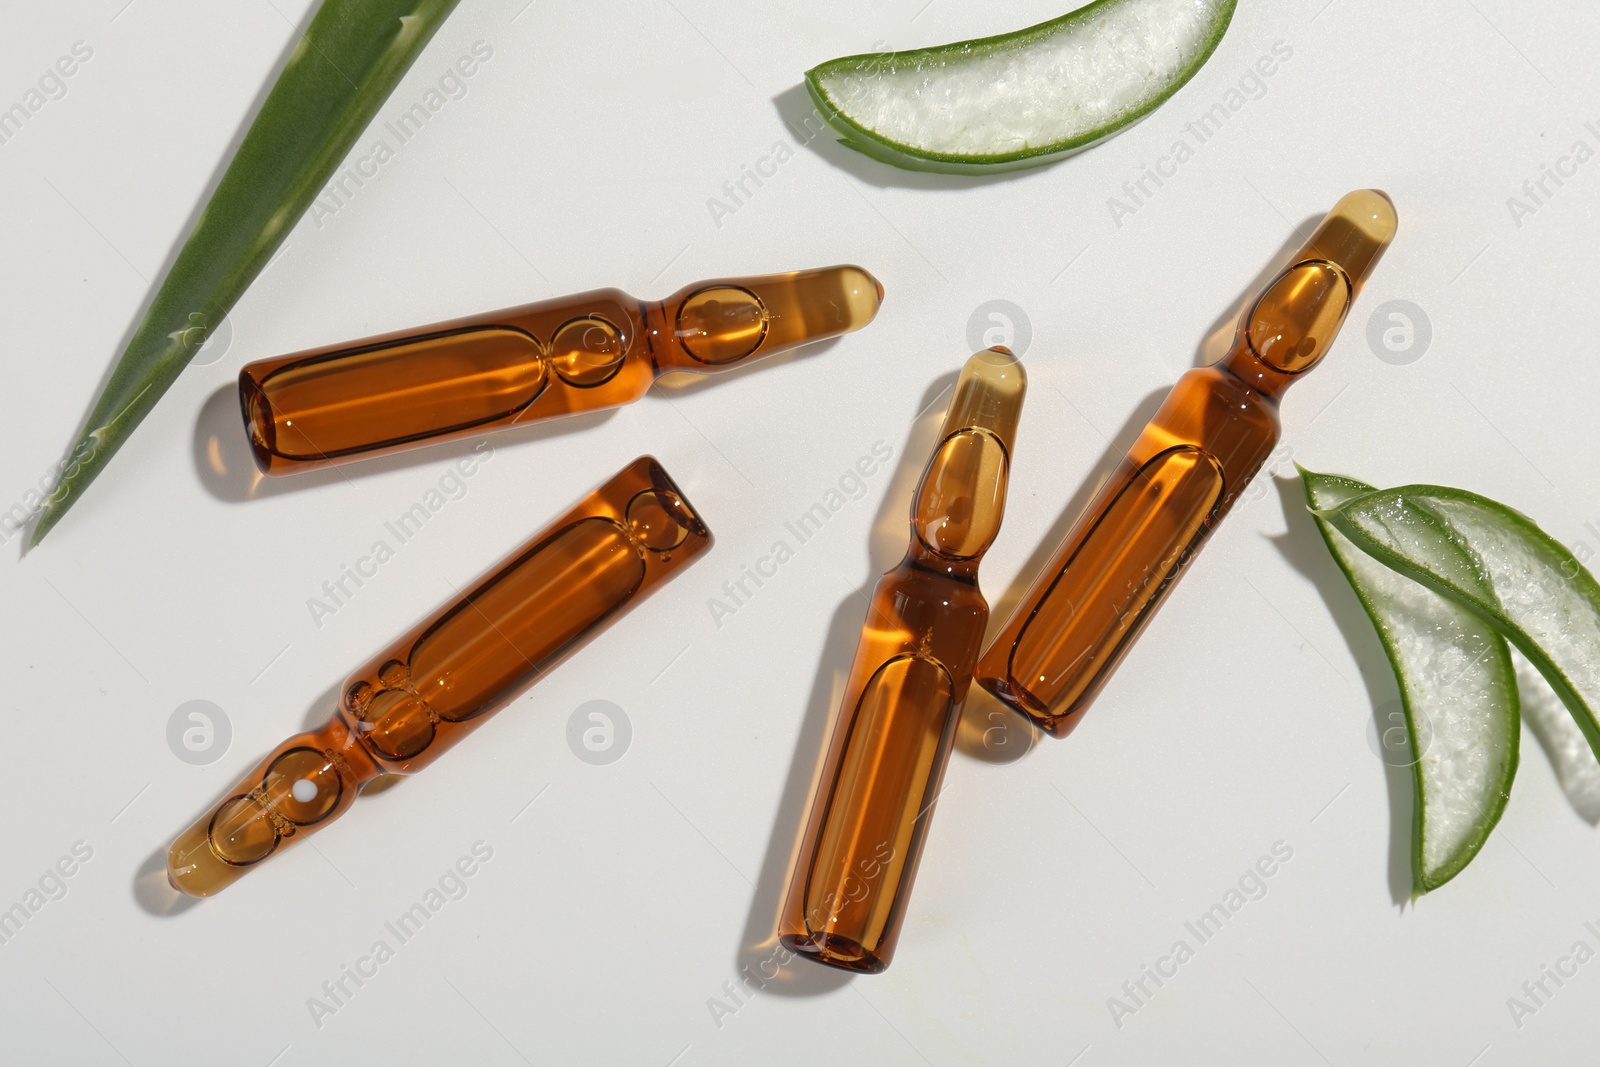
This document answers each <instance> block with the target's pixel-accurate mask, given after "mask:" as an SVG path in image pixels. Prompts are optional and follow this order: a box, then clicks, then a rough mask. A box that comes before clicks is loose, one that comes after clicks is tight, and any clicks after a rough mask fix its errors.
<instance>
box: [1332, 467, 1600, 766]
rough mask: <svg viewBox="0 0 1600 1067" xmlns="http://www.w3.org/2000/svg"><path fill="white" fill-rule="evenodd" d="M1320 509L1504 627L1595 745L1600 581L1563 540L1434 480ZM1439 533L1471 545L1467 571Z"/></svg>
mask: <svg viewBox="0 0 1600 1067" xmlns="http://www.w3.org/2000/svg"><path fill="white" fill-rule="evenodd" d="M1326 518H1327V520H1328V521H1329V522H1331V523H1332V524H1333V525H1334V526H1335V527H1337V528H1338V530H1339V532H1340V533H1342V534H1344V535H1345V536H1346V537H1348V538H1349V539H1350V540H1351V541H1352V542H1354V543H1355V544H1356V545H1357V546H1358V547H1359V548H1361V549H1362V550H1363V551H1364V552H1366V553H1368V554H1369V555H1371V556H1373V557H1374V558H1376V559H1378V560H1381V561H1382V562H1384V563H1387V564H1388V565H1389V566H1390V567H1393V568H1394V569H1395V570H1397V571H1399V572H1400V573H1401V574H1404V575H1407V576H1408V577H1411V578H1414V579H1416V580H1417V581H1419V582H1421V583H1422V584H1423V585H1426V586H1427V587H1428V588H1430V589H1432V590H1434V591H1435V592H1437V593H1439V594H1440V595H1441V596H1444V597H1447V598H1449V599H1450V600H1453V601H1455V602H1456V603H1457V604H1460V605H1462V606H1463V607H1466V608H1468V609H1470V610H1471V611H1474V612H1476V613H1478V614H1479V615H1480V616H1482V617H1483V619H1484V620H1485V621H1487V622H1489V623H1490V624H1491V625H1493V626H1494V628H1495V629H1497V630H1499V631H1500V632H1501V633H1502V634H1504V635H1505V636H1506V638H1507V639H1508V640H1509V641H1510V642H1511V643H1512V644H1514V645H1516V646H1517V650H1518V651H1519V652H1521V653H1522V654H1523V655H1524V656H1526V657H1528V662H1530V663H1532V664H1533V665H1534V666H1535V667H1536V668H1538V670H1539V673H1540V674H1542V675H1544V677H1545V681H1547V682H1549V683H1550V688H1552V689H1554V690H1555V692H1556V695H1557V696H1558V697H1560V698H1561V702H1562V703H1563V704H1565V705H1566V706H1567V710H1568V711H1569V712H1571V713H1572V717H1573V719H1574V720H1575V721H1576V722H1577V724H1578V727H1579V728H1580V729H1581V730H1582V731H1583V734H1584V737H1585V738H1587V739H1588V742H1589V748H1590V749H1591V750H1592V751H1593V752H1595V753H1596V754H1597V755H1600V722H1597V721H1596V717H1595V716H1596V709H1597V708H1600V585H1596V583H1595V580H1594V576H1593V575H1591V574H1590V573H1589V572H1588V571H1587V570H1585V569H1584V567H1583V564H1581V563H1579V562H1578V560H1577V559H1576V558H1575V557H1574V556H1573V555H1572V553H1571V552H1568V551H1567V550H1566V548H1565V547H1563V546H1562V545H1561V543H1560V542H1559V541H1557V540H1556V539H1555V538H1553V537H1551V536H1550V535H1549V534H1547V533H1545V532H1544V531H1543V530H1541V529H1539V527H1538V526H1536V525H1535V524H1534V523H1533V521H1532V520H1531V519H1529V518H1527V517H1526V516H1525V515H1522V514H1520V513H1519V512H1516V511H1513V510H1512V509H1510V508H1508V507H1506V506H1505V505H1504V504H1497V503H1495V502H1494V501H1493V500H1489V499H1487V498H1485V497H1481V496H1478V495H1477V494H1476V493H1468V492H1466V491H1464V490H1461V489H1447V488H1444V487H1441V486H1437V485H1407V486H1402V487H1401V488H1399V489H1386V490H1384V491H1382V492H1377V493H1371V494H1368V495H1366V496H1362V497H1357V498H1356V499H1354V500H1351V501H1349V502H1348V503H1346V504H1344V505H1343V506H1342V507H1340V508H1338V509H1337V510H1335V511H1331V512H1328V513H1327V515H1326ZM1440 537H1444V538H1447V539H1449V540H1451V541H1453V542H1455V543H1456V544H1458V545H1460V546H1461V547H1462V548H1464V549H1466V550H1467V551H1468V552H1469V553H1471V556H1472V558H1473V560H1474V564H1475V565H1474V567H1472V568H1471V569H1470V573H1468V574H1466V575H1463V574H1461V573H1460V571H1459V569H1458V568H1457V567H1456V566H1455V565H1454V563H1453V561H1452V560H1444V559H1442V558H1441V557H1440V556H1439V555H1438V554H1436V553H1435V552H1433V551H1432V547H1431V546H1432V545H1433V544H1434V543H1435V541H1436V540H1437V539H1438V538H1440Z"/></svg>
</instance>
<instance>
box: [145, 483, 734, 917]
mask: <svg viewBox="0 0 1600 1067" xmlns="http://www.w3.org/2000/svg"><path fill="white" fill-rule="evenodd" d="M710 547H711V533H710V531H709V530H707V529H706V527H705V524H704V523H703V522H701V520H700V517H699V516H698V515H697V514H696V513H695V512H694V510H693V509H692V508H691V507H690V505H689V503H688V501H686V500H685V499H684V497H683V494H682V493H681V492H680V491H679V490H678V487H677V486H676V485H674V484H673V482H672V479H671V478H669V477H668V476H667V472H666V471H664V470H662V469H661V465H660V464H659V463H657V462H656V461H655V460H654V459H652V458H651V457H649V456H643V457H641V458H639V459H637V460H634V461H633V463H631V464H629V465H628V466H627V467H625V468H624V469H623V470H622V471H621V472H620V473H618V474H617V475H616V476H615V477H614V478H612V479H611V480H610V481H609V482H607V483H606V484H605V485H603V486H601V487H600V488H599V489H596V490H595V491H594V492H592V493H590V494H589V495H588V496H587V497H585V498H584V499H583V500H581V501H580V502H579V503H578V504H577V505H576V506H574V507H573V508H572V509H571V510H570V511H568V512H567V513H566V514H565V515H563V516H561V517H560V518H559V519H557V520H555V522H553V523H551V524H550V525H549V526H548V527H546V528H545V529H544V530H542V531H540V532H539V533H538V534H536V535H534V537H533V538H532V539H530V540H529V541H527V542H526V543H525V544H523V545H522V546H521V547H520V548H518V549H517V550H516V551H514V552H513V553H512V554H511V555H509V556H507V557H506V558H505V559H503V560H502V561H501V562H500V563H498V564H497V565H496V566H494V567H493V568H491V569H490V570H489V572H488V573H486V574H485V575H484V576H483V577H481V578H480V579H478V580H477V581H476V582H474V583H473V584H472V586H471V587H470V588H468V589H466V590H464V591H463V592H462V593H461V594H460V595H459V596H457V597H456V598H455V599H453V600H452V601H451V602H450V603H448V604H446V605H445V606H444V607H443V608H441V609H440V610H438V611H437V612H435V613H434V614H433V615H431V616H430V617H429V618H427V619H426V620H424V621H423V622H422V623H420V624H419V625H418V626H416V627H415V628H414V629H412V630H411V632H409V633H407V634H406V635H405V636H404V637H401V638H400V639H399V640H397V641H395V642H394V643H393V644H392V645H391V646H390V647H389V648H388V649H386V650H385V651H383V652H382V653H380V654H379V655H377V656H375V657H374V658H373V659H372V661H371V662H370V663H368V664H367V665H366V666H365V667H363V668H361V669H360V670H359V671H357V672H356V673H355V674H353V675H351V676H350V678H349V679H348V680H347V681H346V682H345V684H344V687H343V689H342V690H341V696H340V699H339V707H338V710H337V712H335V714H334V716H333V717H332V719H330V720H329V722H328V724H327V725H326V726H324V727H322V729H320V730H315V731H311V732H309V733H303V734H298V735H296V736H295V737H291V738H289V740H287V741H285V742H283V743H282V744H281V745H279V746H278V747H277V748H276V749H274V750H273V752H272V754H271V755H270V756H268V757H267V758H266V759H265V760H263V761H262V762H261V763H260V764H259V765H258V766H256V768H255V769H254V770H252V771H251V772H250V773H249V774H247V775H245V777H244V780H243V781H241V782H240V783H239V784H238V785H237V786H235V787H234V788H233V789H232V790H230V792H229V794H228V796H227V798H226V799H225V800H223V801H222V803H221V804H219V805H217V807H216V808H215V809H214V810H212V811H209V812H207V813H206V814H205V815H204V816H203V817H202V818H201V819H200V820H199V821H198V822H196V823H195V824H194V825H193V826H191V827H189V829H187V830H185V831H184V832H183V833H182V834H181V835H180V836H179V837H178V839H177V840H176V841H175V842H173V844H172V847H171V849H170V850H168V853H167V877H168V879H169V880H170V881H171V882H172V885H173V887H174V888H176V889H178V890H179V891H181V892H184V893H187V894H189V895H190V896H196V897H205V896H210V895H211V894H213V893H216V892H219V891H221V890H222V889H225V888H227V887H228V886H229V885H231V884H232V883H233V882H235V881H236V880H238V879H239V878H240V877H242V876H243V875H244V873H245V872H246V871H249V870H250V869H251V868H252V867H254V866H256V865H257V864H259V863H260V862H261V861H262V860H264V859H266V858H267V857H268V856H271V855H273V854H274V853H275V852H278V851H281V850H282V849H284V848H285V847H287V846H289V845H292V844H294V843H295V842H296V841H298V840H300V839H302V838H304V837H305V836H306V835H308V834H311V833H314V832H316V831H317V830H319V829H321V828H322V827H323V826H326V825H327V824H328V823H330V822H332V821H333V820H334V819H335V818H337V817H338V816H340V815H342V814H344V813H345V811H347V810H348V809H349V807H350V805H351V804H353V803H355V799H356V791H357V790H358V789H359V788H360V787H361V786H362V785H363V784H364V783H366V782H368V781H370V780H372V779H373V778H376V777H377V776H378V775H380V774H414V773H416V772H417V771H419V770H421V769H422V768H424V767H426V766H427V765H428V764H430V763H432V762H433V761H434V760H436V759H438V758H439V757H440V756H441V755H442V754H443V753H444V752H445V750H447V749H449V748H450V747H451V746H453V745H455V744H456V743H457V742H459V741H460V740H461V739H462V738H463V737H465V736H466V735H467V734H469V733H471V732H472V731H473V730H475V729H477V727H478V726H479V725H480V724H481V723H483V722H484V720H486V719H487V718H488V717H489V716H490V715H492V714H494V713H495V712H496V711H498V710H499V709H500V708H502V707H504V706H505V705H506V704H507V703H509V702H510V701H511V700H512V699H513V698H514V697H516V696H517V695H518V694H519V693H521V692H522V691H523V690H524V689H526V688H527V687H528V686H530V685H532V684H533V683H534V682H535V681H537V680H538V678H539V677H540V676H542V675H543V674H544V673H545V672H546V671H549V670H550V669H551V668H553V667H554V666H556V664H558V663H560V662H561V661H562V660H563V659H565V658H566V657H567V656H568V655H570V654H571V653H572V652H574V651H576V650H577V649H578V648H580V647H581V646H582V645H583V644H584V643H585V642H587V641H588V640H589V639H590V638H592V637H593V636H594V635H596V634H598V633H599V632H600V631H601V630H603V629H605V628H606V627H607V626H608V625H610V624H611V623H612V622H614V621H615V620H616V619H617V618H618V617H620V616H621V614H622V613H623V612H625V611H627V610H628V609H629V608H631V607H632V606H633V605H634V604H637V603H638V602H639V601H640V600H642V599H643V598H644V597H646V596H648V595H649V594H650V593H651V592H653V591H654V590H655V588H656V587H657V586H658V585H660V584H661V583H662V582H664V581H666V580H667V579H669V578H671V577H672V576H673V575H675V574H676V573H677V572H678V571H680V570H682V569H683V568H684V567H685V566H687V565H688V564H689V563H691V562H692V561H693V560H694V559H695V558H696V557H698V556H699V555H700V554H702V553H703V552H705V551H706V550H707V549H708V548H710Z"/></svg>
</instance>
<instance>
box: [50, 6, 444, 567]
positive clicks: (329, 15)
mask: <svg viewBox="0 0 1600 1067" xmlns="http://www.w3.org/2000/svg"><path fill="white" fill-rule="evenodd" d="M457 2H458V0H323V3H322V6H321V7H320V8H318V10H317V13H316V15H315V16H314V17H313V18H312V20H311V25H310V26H309V27H308V28H307V30H306V32H305V36H304V37H302V38H301V39H300V42H299V44H298V45H297V46H296V47H295V50H294V52H293V54H292V55H291V56H290V57H289V62H288V65H287V66H285V67H284V68H283V72H282V73H281V74H280V75H279V76H278V80H277V83H276V84H274V85H273V87H272V92H271V93H270V94H268V96H267V99H266V102H265V103H264V104H262V106H261V111H260V113H259V114H257V115H256V118H255V121H254V122H253V123H252V124H251V126H250V129H249V131H248V132H247V133H246V134H245V137H244V140H243V141H242V142H241V143H240V145H239V150H238V152H236V153H235V154H234V157H233V160H232V162H230V163H229V164H228V169H227V171H226V172H225V173H224V174H223V176H222V181H221V182H219V183H218V185H217V190H216V192H215V193H214V194H213V195H212V197H211V200H210V202H209V203H208V204H207V205H206V207H205V210H204V211H203V212H201V215H200V219H199V221H198V222H196V223H195V227H194V230H193V231H192V232H191V233H190V234H189V238H188V240H187V241H186V242H185V243H184V246H183V248H182V250H181V251H179V253H178V258H177V260H176V261H175V262H174V263H173V265H172V269H171V271H169V272H168V274H167V276H166V278H165V279H164V280H163V281H162V283H161V288H160V289H159V290H157V292H156V295H155V299H154V300H153V301H152V302H151V304H150V308H149V310H148V311H147V312H146V313H145V316H144V318H143V320H141V321H140V323H139V326H138V328H137V329H136V330H135V331H134V334H133V339H132V340H131V341H129V343H128V347H127V350H126V351H124V352H123V353H122V358H121V359H120V360H119V361H118V362H117V365H116V368H115V369H114V370H113V371H112V373H111V378H110V380H109V381H108V382H107V383H106V387H105V389H104V390H103V391H102V392H101V394H100V397H99V399H98V400H97V401H96V402H95V405H94V409H93V410H92V411H91V412H90V414H89V419H88V422H87V425H86V428H85V430H84V432H83V434H82V436H81V437H80V438H79V440H78V442H77V444H76V445H75V446H74V447H73V448H72V450H71V452H70V453H69V459H68V463H67V464H66V466H65V469H64V470H63V472H62V477H61V481H60V483H59V484H58V485H57V486H56V488H55V491H54V492H52V493H51V494H50V496H49V497H48V498H47V499H46V500H45V501H44V504H43V505H42V508H41V512H40V515H39V519H38V522H37V523H36V524H35V525H34V528H33V537H32V541H31V543H32V544H38V543H39V541H40V540H41V539H43V537H44V535H45V534H46V533H48V532H49V531H50V529H51V528H52V527H53V526H55V524H56V523H57V522H59V521H61V516H62V515H64V514H66V512H67V509H68V508H70V507H71V506H72V505H73V503H75V502H76V501H77V499H78V497H79V496H80V495H81V494H82V492H83V490H84V489H85V488H86V487H87V486H88V485H89V483H90V482H92V481H93V480H94V479H95V477H96V476H97V475H99V473H100V471H101V470H103V469H104V468H105V465H106V463H107V462H108V461H110V459H111V457H112V456H113V455H115V454H116V452H117V449H119V448H121V447H122V445H123V442H125V441H126V440H127V439H128V435H129V434H130V433H132V432H133V429H134V427H136V426H138V425H139V423H140V421H141V420H143V418H144V417H145V416H146V415H147V414H149V412H150V409H151V408H153V407H154V406H155V404H156V402H157V401H158V400H160V399H161V396H162V394H164V393H165V392H166V391H167V389H168V388H169V387H170V386H171V385H172V383H173V382H174V381H176V380H177V377H178V375H179V374H180V373H182V372H183V369H184V367H186V366H188V365H189V360H190V359H192V358H193V356H194V354H195V353H196V352H198V351H199V350H200V347H201V345H203V344H204V343H205V338H206V335H207V333H208V332H209V331H210V330H212V329H214V328H215V327H216V326H217V325H218V324H219V323H221V321H222V318H223V316H224V315H226V314H227V313H228V311H229V310H230V309H231V308H232V307H233V305H234V303H235V302H236V301H237V300H238V299H239V297H240V296H242V295H243V294H244V291H245V290H246V289H247V288H249V286H250V283H251V282H252V281H254V280H255V277H256V275H257V274H259V273H261V269H262V268H263V267H265V266H266V265H267V263H268V261H270V260H271V259H272V256H273V253H274V252H276V251H277V249H278V247H279V246H280V245H281V244H282V243H283V240H284V238H285V237H287V236H288V234H289V231H290V230H291V229H293V228H294V225H295V223H296V222H297V221H299V219H300V216H301V215H302V214H304V213H305V210H306V208H307V207H309V206H310V205H311V202H312V200H314V199H315V198H316V196H317V193H318V192H319V191H320V190H321V189H322V188H323V186H324V185H326V184H327V181H328V179H329V178H330V177H331V176H332V175H333V172H334V170H335V169H336V168H337V167H338V165H339V163H340V162H341V161H342V160H343V159H344V157H345V155H346V154H347V153H348V152H349V151H350V148H351V146H352V145H353V144H354V143H355V140H356V138H357V137H359V136H360V135H361V132H362V131H363V130H365V129H366V127H367V124H368V122H370V121H371V119H372V116H373V115H374V114H375V113H376V112H377V110H378V108H379V107H381V106H382V104H383V102H384V101H385V100H386V99H388V97H389V94H390V92H392V91H393V90H394V87H395V85H396V84H397V83H398V82H399V81H400V79H401V77H402V76H403V75H404V74H405V73H406V71H407V70H408V69H410V67H411V64H412V62H413V61H414V60H415V59H416V58H417V55H418V54H419V53H420V52H421V51H422V49H423V47H424V46H425V45H426V44H427V43H428V41H429V40H430V39H431V38H432V37H433V35H434V32H435V31H437V30H438V28H439V27H440V25H442V24H443V22H444V20H445V19H446V18H447V17H448V16H449V14H450V12H451V11H452V10H454V9H455V6H456V3H457Z"/></svg>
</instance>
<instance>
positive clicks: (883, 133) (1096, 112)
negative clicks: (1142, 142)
mask: <svg viewBox="0 0 1600 1067" xmlns="http://www.w3.org/2000/svg"><path fill="white" fill-rule="evenodd" d="M1234 4H1235V0H1095V2H1094V3H1092V4H1089V5H1088V6H1087V7H1082V8H1079V9H1078V10H1076V11H1073V12H1071V13H1070V14H1067V15H1063V16H1061V17H1060V18H1057V19H1051V20H1050V21H1049V22H1041V23H1040V24H1039V25H1037V26H1031V27H1029V28H1028V29H1025V30H1018V31H1016V32H1015V33H1006V34H1001V35H1000V36H998V37H984V38H980V39H979V40H976V41H960V42H957V43H955V44H947V45H940V46H938V47H935V48H918V49H915V50H912V51H907V52H879V53H876V54H871V55H860V56H845V57H844V58H842V59H834V60H830V61H829V62H827V63H823V64H822V65H821V66H818V67H813V68H812V69H811V70H809V71H807V72H806V87H807V88H808V89H809V90H810V91H811V97H812V99H813V100H815V101H816V104H817V108H818V110H819V111H820V112H821V114H822V116H823V117H824V118H825V119H827V121H828V122H829V123H830V124H831V125H832V126H833V127H834V128H835V129H837V130H838V131H839V132H840V133H841V134H843V137H842V138H841V142H842V143H843V144H845V145H847V146H848V147H850V148H854V149H856V150H857V151H860V152H864V153H866V154H867V155H869V156H872V157H874V158H876V159H880V160H882V161H883V162H885V163H892V164H894V165H895V166H897V167H904V168H906V169H908V170H932V171H945V172H948V173H956V174H981V173H987V172H992V171H1003V170H1015V169H1018V168H1021V167H1035V166H1038V165H1040V164H1041V163H1050V162H1053V161H1054V160H1057V159H1061V158H1062V157H1064V156H1068V155H1071V154H1072V153H1074V152H1079V151H1082V150H1083V149H1085V148H1088V147H1089V146H1090V145H1093V144H1096V143H1098V142H1100V141H1103V140H1105V139H1106V138H1108V137H1111V136H1113V135H1115V134H1117V133H1120V132H1121V131H1122V130H1125V129H1127V128H1128V127H1129V126H1131V125H1133V124H1134V123H1135V122H1138V121H1139V120H1140V119H1142V118H1144V117H1145V116H1146V115H1148V114H1149V113H1150V112H1151V111H1153V110H1155V109H1156V107H1157V106H1159V105H1160V104H1161V102H1162V101H1164V100H1166V99H1167V98H1168V97H1169V96H1171V95H1172V94H1173V93H1175V92H1177V91H1178V89H1179V88H1181V87H1182V86H1183V84H1184V83H1185V82H1187V81H1188V80H1189V79H1190V78H1192V77H1193V76H1194V74H1195V72H1196V71H1198V70H1199V69H1200V67H1201V66H1202V65H1203V64H1204V63H1205V61H1206V60H1207V59H1208V58H1210V56H1211V53H1212V52H1214V51H1215V50H1216V47H1217V44H1218V43H1219V42H1220V41H1221V40H1222V35H1223V33H1224V32H1225V31H1226V30H1227V28H1228V22H1229V20H1231V19H1232V18H1233V9H1234Z"/></svg>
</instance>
